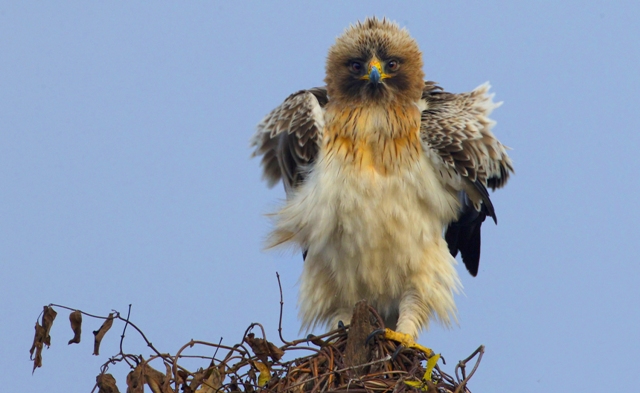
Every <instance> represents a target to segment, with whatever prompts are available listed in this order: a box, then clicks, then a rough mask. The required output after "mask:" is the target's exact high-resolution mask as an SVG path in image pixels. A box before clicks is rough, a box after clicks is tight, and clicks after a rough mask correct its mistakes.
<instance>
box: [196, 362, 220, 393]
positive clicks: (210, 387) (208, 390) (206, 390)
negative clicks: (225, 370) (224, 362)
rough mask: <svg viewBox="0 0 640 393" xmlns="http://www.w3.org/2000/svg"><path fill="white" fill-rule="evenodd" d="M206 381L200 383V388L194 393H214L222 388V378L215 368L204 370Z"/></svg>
mask: <svg viewBox="0 0 640 393" xmlns="http://www.w3.org/2000/svg"><path fill="white" fill-rule="evenodd" d="M207 373H208V374H209V375H208V376H207V379H206V380H204V381H203V382H202V386H201V387H200V388H199V389H198V390H196V393H214V392H217V391H218V390H219V389H220V387H221V386H222V376H221V375H220V371H219V370H218V368H217V367H215V366H213V367H210V368H208V369H207V370H206V373H205V375H207Z"/></svg>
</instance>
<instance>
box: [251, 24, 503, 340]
mask: <svg viewBox="0 0 640 393" xmlns="http://www.w3.org/2000/svg"><path fill="white" fill-rule="evenodd" d="M422 67H423V63H422V54H421V52H420V49H419V48H418V45H417V43H416V41H415V40H414V39H413V38H412V37H411V36H410V35H409V33H408V31H407V30H406V29H401V28H400V27H398V25H397V24H395V23H394V22H391V21H389V20H387V19H378V18H375V17H373V18H367V19H366V20H365V21H364V22H358V23H356V24H355V25H352V26H350V27H349V28H348V29H346V30H345V32H344V33H343V34H342V35H341V36H339V37H338V38H337V39H336V42H335V44H334V45H333V46H332V47H331V48H330V50H329V54H328V56H327V62H326V77H325V83H326V86H325V87H316V88H312V89H308V90H301V91H298V92H297V93H294V94H292V95H290V96H289V97H288V98H287V99H286V100H285V101H284V102H283V103H282V104H281V105H280V106H278V107H277V108H275V109H274V110H273V111H272V112H271V113H269V114H268V115H267V116H266V117H265V118H264V120H262V122H261V123H260V124H259V125H258V129H257V132H256V133H255V135H254V136H253V138H252V145H253V146H254V148H255V151H254V156H262V167H263V169H264V178H265V179H266V180H267V182H268V184H269V186H273V185H274V184H276V183H277V182H278V181H279V180H282V182H283V183H284V187H285V190H286V195H287V199H286V202H285V204H284V207H283V208H282V209H281V210H280V211H279V212H277V213H276V214H275V220H274V221H275V223H274V226H275V227H274V229H273V231H272V233H271V235H270V237H269V246H276V245H281V244H290V245H294V246H297V247H299V248H300V250H301V251H302V253H303V256H304V269H303V272H302V277H301V282H300V294H299V308H300V317H301V320H302V325H303V326H302V328H303V329H309V328H313V327H315V326H316V325H318V324H320V325H329V326H330V327H336V326H337V325H338V324H339V321H344V322H345V323H347V322H348V321H349V320H350V318H351V312H352V309H353V306H354V305H355V303H356V302H357V301H359V300H361V299H366V300H367V301H368V302H369V304H371V305H373V306H374V307H375V308H376V309H377V310H378V312H379V313H380V315H381V316H382V317H383V318H384V320H385V324H386V326H387V327H388V328H390V329H389V330H388V332H390V333H388V337H390V338H392V337H391V336H390V335H391V334H392V333H393V330H395V331H397V332H398V333H401V336H402V338H403V340H405V341H402V342H404V343H406V342H411V340H415V339H417V336H418V333H419V332H420V331H421V330H422V329H423V328H426V327H427V326H428V324H429V322H430V321H432V320H437V321H439V322H440V323H442V324H443V325H445V326H448V325H450V324H451V323H452V321H455V318H456V317H455V314H456V306H455V303H454V299H453V296H454V294H455V293H457V292H458V291H459V289H460V287H461V284H460V281H459V278H458V275H457V273H456V270H455V264H456V262H455V258H454V257H455V256H456V255H457V253H458V252H460V254H461V256H462V260H463V262H464V264H465V265H466V267H467V269H468V271H469V272H470V273H471V275H473V276H475V275H476V274H477V273H478V264H479V258H480V226H481V224H482V222H483V221H484V219H485V217H486V216H489V217H491V218H493V220H494V221H495V220H496V214H495V212H494V208H493V205H492V204H491V200H490V199H489V194H488V192H487V188H491V189H496V188H499V187H502V186H503V185H504V184H505V183H506V182H507V179H508V178H509V175H510V173H511V172H512V171H513V168H512V164H511V160H510V159H509V157H508V156H507V153H506V147H505V146H504V145H502V144H501V143H500V142H499V141H498V140H497V139H496V137H495V136H494V134H493V133H492V131H491V128H492V127H493V125H494V124H495V123H494V121H492V120H491V119H490V118H489V117H488V116H489V114H490V113H491V111H492V110H493V109H494V108H496V107H498V106H499V105H500V104H499V103H498V104H497V103H494V102H493V100H492V98H493V95H492V94H489V93H488V91H489V85H488V84H484V85H481V86H480V87H478V88H476V89H475V90H473V91H471V92H469V93H463V94H451V93H447V92H444V91H443V90H442V89H441V88H440V87H438V86H437V85H436V84H435V83H434V82H429V81H425V80H424V73H423V71H422Z"/></svg>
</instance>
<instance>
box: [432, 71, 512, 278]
mask: <svg viewBox="0 0 640 393" xmlns="http://www.w3.org/2000/svg"><path fill="white" fill-rule="evenodd" d="M489 87H490V86H489V84H488V83H485V84H483V85H481V86H479V87H478V88H476V89H475V90H473V91H472V92H470V93H463V94H451V93H446V92H443V91H442V89H441V88H440V87H438V86H436V84H435V83H434V82H425V88H424V91H423V94H422V100H421V104H422V105H423V107H422V108H421V109H422V124H421V130H420V131H421V137H422V143H423V147H424V150H425V152H426V153H427V155H428V156H429V157H430V158H431V159H432V162H433V164H434V166H435V168H436V169H437V170H438V171H439V174H440V176H441V178H442V180H443V182H444V183H445V184H446V185H447V186H448V187H449V188H450V189H451V191H452V192H457V193H458V194H459V198H460V202H461V212H460V216H459V218H458V221H456V222H454V223H451V224H450V225H449V227H448V228H447V232H446V234H445V239H446V240H447V243H448V245H449V250H450V251H451V254H452V255H453V256H456V255H457V254H458V252H460V253H461V255H462V260H463V262H464V264H465V266H466V267H467V270H469V273H471V275H473V276H475V275H476V274H478V266H479V263H480V227H481V225H482V222H483V221H484V219H485V218H486V216H489V217H492V218H493V220H494V221H496V222H497V219H496V214H495V211H494V208H493V205H492V204H491V200H490V199H489V194H488V192H487V187H489V188H491V189H496V188H499V187H502V186H503V185H504V184H505V183H506V182H507V180H508V178H509V174H510V173H511V172H513V166H512V164H511V160H510V159H509V156H508V155H507V152H506V147H505V146H504V145H502V144H501V143H500V142H499V141H498V139H496V137H495V136H494V135H493V133H492V132H491V128H492V127H493V125H494V124H495V122H494V121H493V120H491V119H490V118H489V114H490V113H491V111H493V109H495V108H497V107H498V106H500V103H494V102H493V100H492V98H493V95H492V94H489V93H488V91H489Z"/></svg>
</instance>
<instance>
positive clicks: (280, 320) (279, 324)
mask: <svg viewBox="0 0 640 393" xmlns="http://www.w3.org/2000/svg"><path fill="white" fill-rule="evenodd" d="M276 277H277V278H278V288H279V289H280V319H279V320H278V335H279V336H280V341H282V343H283V344H286V345H293V343H291V342H289V341H287V340H285V339H284V338H283V337H282V309H283V308H284V301H283V300H282V283H281V282H280V273H278V272H276Z"/></svg>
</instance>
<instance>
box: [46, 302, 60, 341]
mask: <svg viewBox="0 0 640 393" xmlns="http://www.w3.org/2000/svg"><path fill="white" fill-rule="evenodd" d="M56 315H58V313H57V312H56V311H55V310H54V309H53V308H51V307H49V306H44V312H43V314H42V327H43V328H44V331H45V334H44V340H43V343H44V345H46V346H47V347H49V346H51V336H50V335H49V332H50V331H51V327H52V326H53V320H54V319H56Z"/></svg>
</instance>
